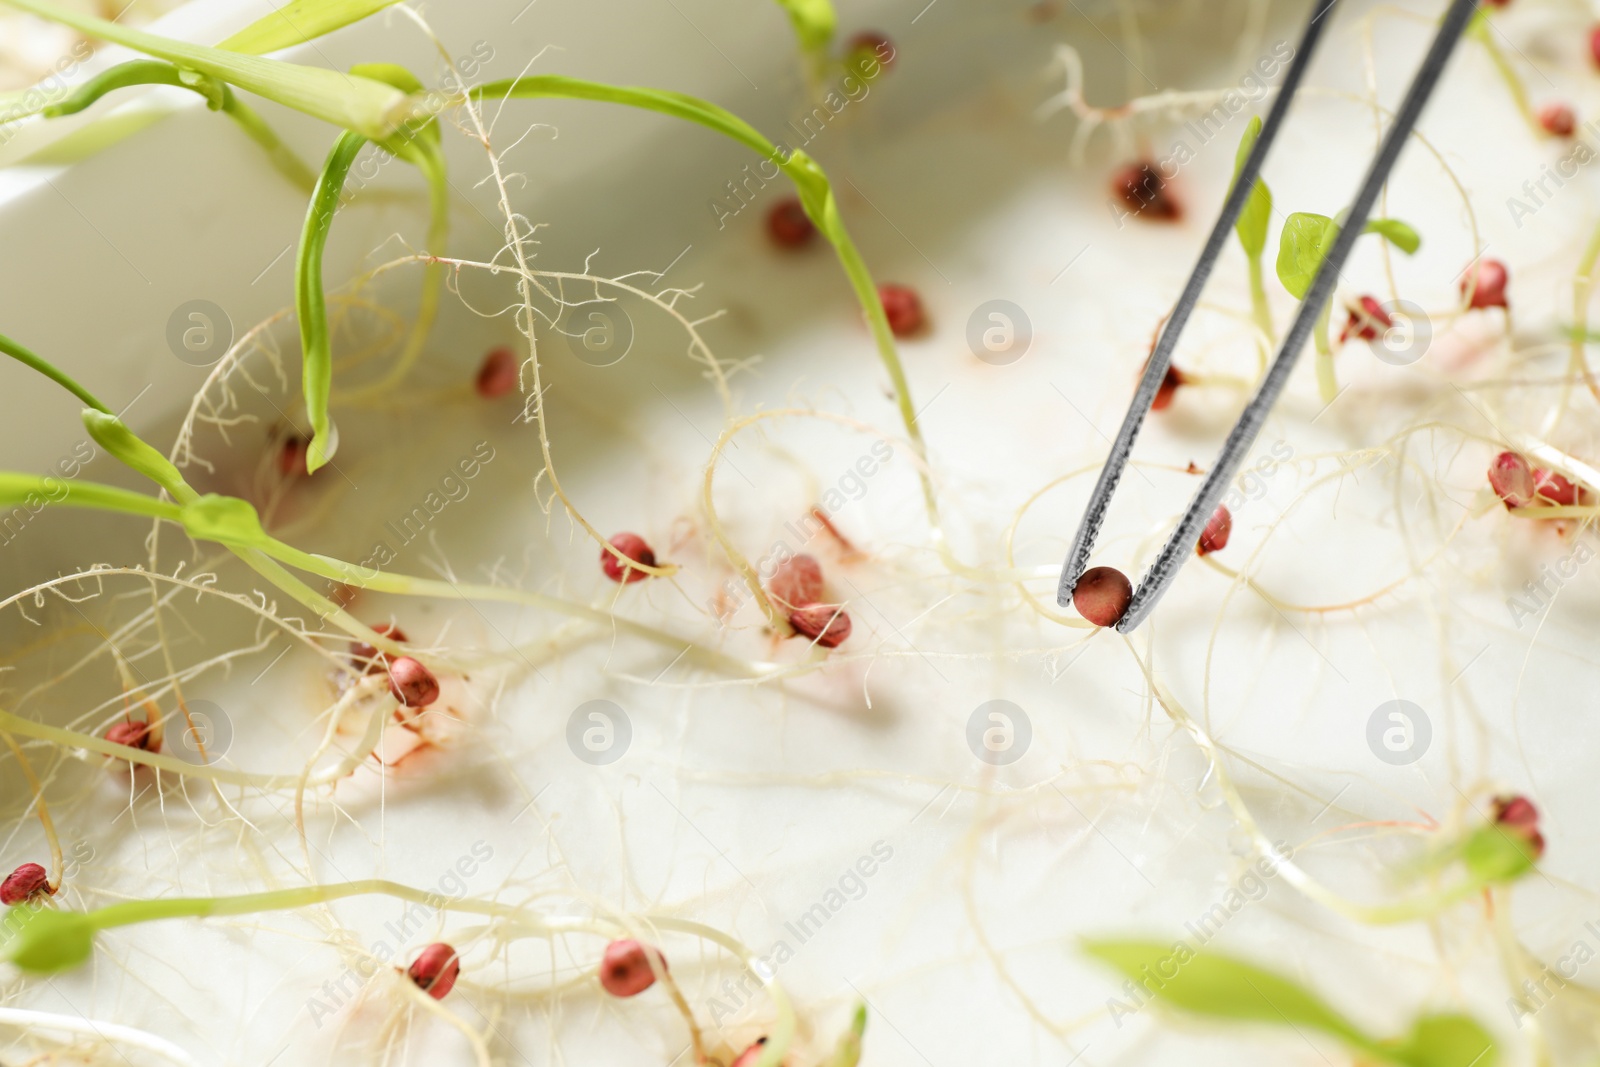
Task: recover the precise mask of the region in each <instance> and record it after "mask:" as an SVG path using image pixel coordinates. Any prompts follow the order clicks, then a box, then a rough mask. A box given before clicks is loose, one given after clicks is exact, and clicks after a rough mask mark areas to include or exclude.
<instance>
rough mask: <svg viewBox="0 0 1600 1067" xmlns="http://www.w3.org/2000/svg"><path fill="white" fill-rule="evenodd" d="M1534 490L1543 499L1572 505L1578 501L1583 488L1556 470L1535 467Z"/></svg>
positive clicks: (1553, 502) (1568, 505) (1567, 505)
mask: <svg viewBox="0 0 1600 1067" xmlns="http://www.w3.org/2000/svg"><path fill="white" fill-rule="evenodd" d="M1533 484H1534V490H1535V491H1536V492H1537V493H1538V494H1539V498H1540V499H1542V500H1548V501H1549V502H1550V503H1552V504H1558V505H1564V506H1566V507H1571V506H1572V505H1574V504H1576V503H1578V498H1579V496H1580V495H1581V490H1579V488H1578V487H1577V486H1576V485H1573V484H1572V483H1571V482H1569V481H1567V479H1565V478H1563V477H1562V476H1561V475H1559V474H1557V473H1556V472H1555V471H1547V470H1540V469H1539V468H1538V467H1535V468H1534V469H1533Z"/></svg>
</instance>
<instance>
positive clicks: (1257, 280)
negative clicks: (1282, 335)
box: [1250, 253, 1278, 374]
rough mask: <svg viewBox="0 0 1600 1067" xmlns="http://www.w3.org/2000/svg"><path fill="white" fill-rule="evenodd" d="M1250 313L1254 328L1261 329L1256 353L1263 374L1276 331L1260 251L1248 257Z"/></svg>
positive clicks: (1275, 339) (1274, 340)
mask: <svg viewBox="0 0 1600 1067" xmlns="http://www.w3.org/2000/svg"><path fill="white" fill-rule="evenodd" d="M1250 314H1251V317H1252V318H1253V319H1254V320H1255V324H1256V328H1257V329H1258V330H1260V331H1261V337H1260V338H1258V339H1257V341H1256V353H1257V355H1258V356H1259V357H1260V361H1261V373H1262V374H1265V373H1266V371H1267V360H1268V359H1269V358H1270V356H1271V353H1270V352H1269V351H1268V349H1270V348H1271V347H1272V346H1273V345H1275V344H1276V343H1277V339H1278V331H1277V327H1275V326H1274V325H1273V323H1272V308H1271V306H1270V305H1268V303H1267V287H1266V283H1265V281H1264V273H1263V270H1262V266H1261V255H1260V253H1257V254H1256V255H1253V256H1251V257H1250Z"/></svg>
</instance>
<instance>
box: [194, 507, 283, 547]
mask: <svg viewBox="0 0 1600 1067" xmlns="http://www.w3.org/2000/svg"><path fill="white" fill-rule="evenodd" d="M179 521H180V522H182V523H183V528H184V530H185V531H186V532H187V533H188V534H189V536H190V537H192V538H194V539H195V540H197V541H216V542H217V543H218V544H223V545H232V546H235V547H240V548H266V547H275V546H276V542H274V541H273V539H272V538H271V537H269V536H267V532H266V531H265V530H264V529H262V528H261V516H260V515H259V514H257V513H256V509H255V505H254V504H251V503H250V502H249V501H248V500H240V499H239V498H238V497H235V496H219V495H218V494H216V493H207V494H206V495H205V496H202V497H200V498H199V499H198V500H195V501H194V502H193V503H191V504H187V505H185V506H184V508H183V511H182V514H181V515H180V517H179Z"/></svg>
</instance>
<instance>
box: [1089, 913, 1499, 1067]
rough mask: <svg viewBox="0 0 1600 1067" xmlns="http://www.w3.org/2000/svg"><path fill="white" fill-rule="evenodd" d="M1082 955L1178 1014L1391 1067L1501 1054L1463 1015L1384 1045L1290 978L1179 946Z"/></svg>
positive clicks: (1437, 1019) (1425, 1024) (1123, 946)
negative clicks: (1291, 1035)
mask: <svg viewBox="0 0 1600 1067" xmlns="http://www.w3.org/2000/svg"><path fill="white" fill-rule="evenodd" d="M1084 951H1085V952H1087V953H1088V954H1089V955H1090V956H1093V957H1094V958H1095V959H1097V960H1099V961H1100V962H1102V963H1105V964H1107V965H1109V966H1110V967H1112V968H1113V969H1115V970H1117V971H1119V972H1121V973H1122V974H1123V975H1124V976H1126V977H1127V978H1128V979H1130V980H1131V981H1132V982H1133V983H1134V984H1136V985H1138V986H1139V987H1140V988H1142V989H1144V990H1146V991H1147V992H1149V993H1151V994H1153V995H1154V997H1155V998H1156V1000H1157V1001H1158V1002H1160V1003H1162V1004H1165V1005H1166V1006H1167V1007H1170V1008H1174V1009H1176V1010H1178V1011H1183V1012H1188V1013H1189V1014H1192V1015H1200V1016H1204V1017H1206V1018H1210V1019H1219V1020H1225V1021H1228V1022H1240V1023H1256V1024H1261V1025H1265V1026H1287V1027H1290V1028H1292V1029H1294V1030H1296V1031H1303V1030H1315V1031H1317V1032H1319V1033H1323V1034H1326V1035H1328V1036H1329V1037H1332V1038H1334V1039H1336V1040H1337V1041H1339V1042H1340V1043H1342V1044H1343V1045H1345V1046H1346V1047H1347V1048H1349V1049H1350V1050H1351V1051H1353V1052H1355V1053H1357V1054H1359V1055H1361V1056H1363V1057H1366V1058H1367V1059H1370V1060H1374V1061H1376V1062H1380V1063H1386V1064H1393V1065H1394V1067H1495V1064H1496V1063H1498V1062H1499V1050H1498V1049H1497V1048H1496V1047H1495V1043H1494V1039H1493V1038H1491V1037H1490V1036H1489V1033H1488V1031H1486V1030H1485V1029H1484V1028H1483V1027H1482V1026H1480V1025H1479V1024H1478V1023H1477V1022H1476V1021H1475V1020H1473V1019H1472V1018H1470V1017H1469V1016H1466V1015H1425V1016H1423V1017H1421V1018H1419V1019H1418V1020H1417V1021H1416V1022H1415V1023H1414V1024H1413V1025H1412V1027H1411V1029H1410V1030H1409V1031H1408V1032H1407V1033H1406V1034H1404V1035H1402V1036H1400V1037H1398V1038H1391V1039H1383V1038H1378V1037H1374V1036H1373V1035H1371V1034H1369V1033H1367V1032H1366V1031H1364V1030H1363V1029H1361V1028H1360V1027H1358V1026H1357V1025H1356V1024H1355V1023H1353V1022H1351V1021H1350V1020H1349V1019H1347V1018H1345V1017H1344V1016H1343V1015H1341V1014H1340V1013H1339V1012H1338V1011H1336V1010H1335V1009H1334V1008H1333V1007H1331V1006H1330V1005H1329V1004H1328V1003H1327V1002H1326V1001H1324V1000H1323V999H1322V998H1321V997H1319V996H1317V994H1316V993H1314V992H1312V991H1311V990H1309V989H1307V988H1305V987H1304V986H1302V985H1300V984H1299V983H1298V982H1296V981H1294V980H1293V979H1291V978H1286V977H1284V976H1283V975H1281V974H1277V973H1275V972H1273V971H1268V970H1265V969H1263V968H1260V967H1257V966H1255V965H1254V964H1251V963H1246V962H1245V961H1243V960H1240V959H1235V958H1234V957H1231V956H1225V955H1223V954H1221V953H1217V952H1207V951H1205V950H1203V949H1202V950H1192V949H1190V948H1189V947H1188V946H1187V945H1186V944H1184V943H1183V942H1178V943H1176V944H1172V943H1168V942H1162V941H1111V940H1105V941H1101V940H1096V941H1089V942H1087V943H1085V945H1084Z"/></svg>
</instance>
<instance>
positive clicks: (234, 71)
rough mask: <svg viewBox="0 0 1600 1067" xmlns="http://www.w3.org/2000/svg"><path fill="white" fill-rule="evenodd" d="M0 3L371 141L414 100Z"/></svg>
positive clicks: (45, 4) (31, 6) (43, 8)
mask: <svg viewBox="0 0 1600 1067" xmlns="http://www.w3.org/2000/svg"><path fill="white" fill-rule="evenodd" d="M0 2H3V3H5V4H7V5H8V6H10V7H14V8H17V9H18V10H21V11H26V12H29V13H30V14H33V15H37V16H39V17H40V18H43V19H48V20H49V21H51V22H57V23H60V24H61V25H63V26H69V27H71V28H72V29H75V30H77V31H78V32H79V33H81V34H83V35H84V36H86V37H93V38H95V39H97V40H101V41H109V42H111V43H112V44H119V45H122V46H123V47H125V48H131V49H133V50H134V51H136V52H143V53H144V54H145V55H148V56H154V57H156V58H157V59H164V60H166V61H167V62H169V63H175V64H177V65H178V66H180V67H183V68H184V69H185V70H192V71H196V72H198V73H200V74H207V75H210V76H211V77H213V78H215V79H217V80H218V81H222V82H226V83H227V84H229V85H233V86H237V87H238V88H240V89H244V90H246V91H247V92H252V93H255V94H256V95H258V96H263V97H266V98H267V99H269V100H275V101H277V102H278V103H280V104H282V105H284V106H285V107H289V108H293V109H295V110H296V111H301V112H304V113H305V114H307V115H310V116H312V117H313V118H318V119H321V120H323V121H324V122H328V123H332V124H333V125H335V126H339V127H341V128H342V129H347V130H353V131H356V132H358V133H361V134H363V135H365V136H367V137H370V138H372V139H373V140H378V141H381V140H384V139H385V138H388V137H389V136H391V135H392V134H394V132H395V131H396V130H398V129H399V128H400V126H401V125H402V124H403V123H404V122H405V121H406V120H407V119H409V118H410V117H411V113H412V112H413V111H414V110H415V108H416V101H415V100H413V99H412V97H411V96H410V95H409V94H408V93H404V92H401V91H400V90H399V89H396V88H394V87H393V86H391V85H385V84H384V83H383V82H380V81H375V80H373V79H371V78H363V77H360V76H358V75H352V74H345V73H343V72H342V71H336V70H326V69H323V68H320V67H305V66H299V65H297V64H294V63H285V62H282V61H280V60H275V59H262V58H260V57H259V56H251V55H243V54H240V53H236V52H230V51H225V50H223V49H220V48H208V47H206V46H204V45H196V44H189V43H188V42H185V41H178V40H174V39H172V38H169V37H161V36H158V35H156V34H153V33H145V32H143V31H141V30H135V29H130V28H128V27H126V26H119V25H118V24H116V23H114V22H109V21H107V20H105V19H99V18H95V17H93V16H92V15H87V14H83V13H81V12H77V11H72V10H70V9H68V8H63V7H59V6H57V5H56V4H54V3H51V2H50V0H0Z"/></svg>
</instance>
